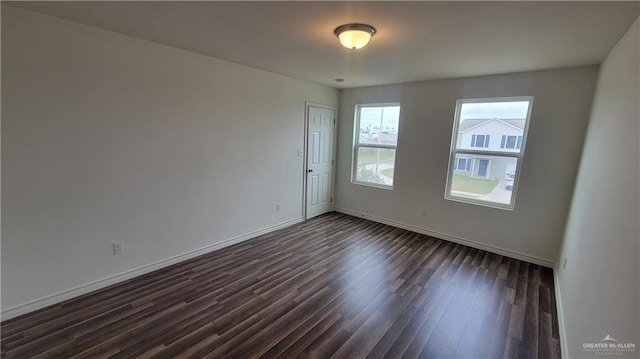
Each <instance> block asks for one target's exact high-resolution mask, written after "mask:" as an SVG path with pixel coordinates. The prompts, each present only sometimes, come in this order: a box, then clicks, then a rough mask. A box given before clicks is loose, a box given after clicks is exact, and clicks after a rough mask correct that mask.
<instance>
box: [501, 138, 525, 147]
mask: <svg viewBox="0 0 640 359" xmlns="http://www.w3.org/2000/svg"><path fill="white" fill-rule="evenodd" d="M500 148H507V149H516V150H519V149H520V148H522V136H507V135H502V142H500Z"/></svg>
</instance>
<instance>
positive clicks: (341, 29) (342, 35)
mask: <svg viewBox="0 0 640 359" xmlns="http://www.w3.org/2000/svg"><path fill="white" fill-rule="evenodd" d="M333 33H334V34H335V35H336V36H337V37H338V39H339V40H340V43H341V44H342V46H344V47H346V48H347V49H352V50H355V49H360V48H362V47H365V46H367V44H368V43H369V40H371V36H373V35H374V34H375V33H376V29H374V28H373V26H371V25H366V24H345V25H342V26H338V27H336V29H335V30H333Z"/></svg>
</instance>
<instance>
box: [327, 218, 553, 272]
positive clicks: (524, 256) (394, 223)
mask: <svg viewBox="0 0 640 359" xmlns="http://www.w3.org/2000/svg"><path fill="white" fill-rule="evenodd" d="M334 210H335V211H336V212H340V213H344V214H348V215H351V216H355V217H361V218H365V219H368V220H370V221H374V222H378V223H382V224H387V225H390V226H393V227H398V228H402V229H406V230H408V231H412V232H416V233H421V234H426V235H428V236H431V237H435V238H438V239H442V240H445V241H449V242H453V243H458V244H464V245H465V246H469V247H473V248H477V249H481V250H484V251H487V252H491V253H495V254H500V255H503V256H506V257H511V258H515V259H519V260H522V261H525V262H529V263H533V264H538V265H541V266H544V267H548V268H553V262H552V261H550V260H547V259H544V258H539V257H535V256H531V255H528V254H524V253H519V252H514V251H512V250H509V249H504V248H500V247H496V246H492V245H490V244H485V243H480V242H476V241H474V240H471V239H466V238H462V237H457V236H452V235H450V234H446V233H441V232H437V231H432V230H430V229H426V228H422V227H416V226H414V225H411V224H406V223H402V222H398V221H395V220H392V219H388V218H382V217H378V216H374V215H371V214H368V213H362V212H357V211H353V210H350V209H347V208H342V207H334Z"/></svg>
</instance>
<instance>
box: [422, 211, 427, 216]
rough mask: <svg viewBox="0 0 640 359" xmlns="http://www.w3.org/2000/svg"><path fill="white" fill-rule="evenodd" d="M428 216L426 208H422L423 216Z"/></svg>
mask: <svg viewBox="0 0 640 359" xmlns="http://www.w3.org/2000/svg"><path fill="white" fill-rule="evenodd" d="M426 216H427V210H426V209H423V210H422V217H426Z"/></svg>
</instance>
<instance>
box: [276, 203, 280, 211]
mask: <svg viewBox="0 0 640 359" xmlns="http://www.w3.org/2000/svg"><path fill="white" fill-rule="evenodd" d="M276 212H280V205H279V204H276Z"/></svg>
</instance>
